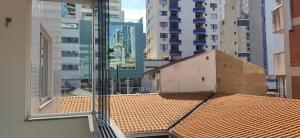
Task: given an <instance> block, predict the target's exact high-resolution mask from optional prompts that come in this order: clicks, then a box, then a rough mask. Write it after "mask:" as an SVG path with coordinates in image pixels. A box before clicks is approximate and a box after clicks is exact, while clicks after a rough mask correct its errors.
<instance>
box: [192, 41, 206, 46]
mask: <svg viewBox="0 0 300 138" xmlns="http://www.w3.org/2000/svg"><path fill="white" fill-rule="evenodd" d="M194 45H196V46H199V45H201V46H204V45H206V40H195V41H194Z"/></svg>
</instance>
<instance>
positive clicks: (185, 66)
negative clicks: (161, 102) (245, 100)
mask: <svg viewBox="0 0 300 138" xmlns="http://www.w3.org/2000/svg"><path fill="white" fill-rule="evenodd" d="M156 76H158V77H159V78H160V79H157V78H156V80H160V87H161V91H160V92H162V93H167V92H199V91H213V92H224V93H240V94H251V95H265V94H266V92H267V86H266V85H267V84H266V75H265V73H264V69H262V68H260V67H258V66H256V65H254V64H251V63H249V62H245V61H243V60H240V59H238V58H236V57H233V56H230V55H228V54H225V53H223V52H220V51H212V52H208V53H205V54H201V55H197V56H195V57H192V58H189V59H186V60H184V61H181V62H178V63H176V64H173V65H171V66H168V67H166V68H163V69H161V70H160V73H157V74H156Z"/></svg>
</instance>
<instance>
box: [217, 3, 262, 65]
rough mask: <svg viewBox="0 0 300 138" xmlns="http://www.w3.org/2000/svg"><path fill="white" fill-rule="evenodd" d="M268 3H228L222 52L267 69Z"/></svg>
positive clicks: (223, 24)
mask: <svg viewBox="0 0 300 138" xmlns="http://www.w3.org/2000/svg"><path fill="white" fill-rule="evenodd" d="M264 6H265V3H264V0H226V2H225V8H224V11H225V12H224V14H225V18H224V20H223V21H222V22H221V42H220V43H221V48H220V49H221V50H222V51H224V52H226V53H228V54H231V55H235V56H237V57H240V58H241V59H244V60H247V61H250V62H252V63H254V64H256V65H258V66H260V67H263V68H265V69H267V47H266V46H267V43H266V31H265V28H266V27H265V7H264Z"/></svg>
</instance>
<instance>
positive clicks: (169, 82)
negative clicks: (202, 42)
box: [160, 52, 216, 92]
mask: <svg viewBox="0 0 300 138" xmlns="http://www.w3.org/2000/svg"><path fill="white" fill-rule="evenodd" d="M215 61H216V60H215V52H209V53H206V54H202V55H198V56H195V57H193V58H190V59H187V60H184V61H182V62H179V63H176V64H174V65H171V66H168V67H166V68H163V69H161V71H160V78H161V80H160V86H161V92H199V91H216V87H215V86H216V66H215V65H216V64H215Z"/></svg>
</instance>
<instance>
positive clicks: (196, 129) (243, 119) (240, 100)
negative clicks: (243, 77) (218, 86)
mask: <svg viewBox="0 0 300 138" xmlns="http://www.w3.org/2000/svg"><path fill="white" fill-rule="evenodd" d="M171 132H172V133H173V134H175V135H177V136H178V137H183V138H187V137H188V138H202V137H203V138H209V137H243V138H244V137H268V138H278V137H300V100H291V99H289V100H286V99H279V98H272V97H260V96H248V95H239V94H234V95H221V94H217V95H216V96H215V97H214V98H212V99H210V100H208V102H206V103H204V104H203V105H201V106H200V107H199V108H198V109H197V110H195V111H194V112H193V113H192V114H191V115H189V116H188V117H187V118H186V119H184V120H183V121H182V122H180V123H179V124H178V125H177V126H175V127H174V128H172V129H171Z"/></svg>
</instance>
